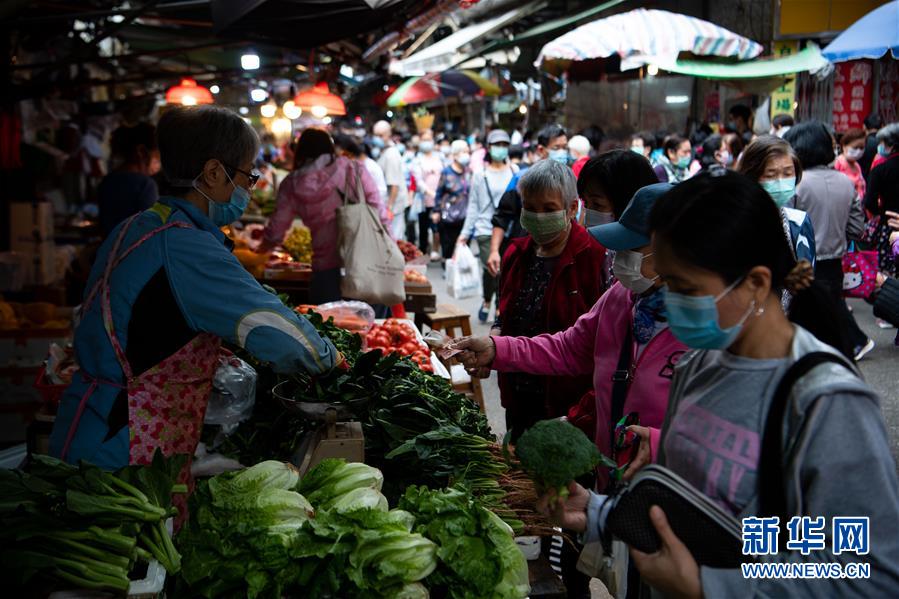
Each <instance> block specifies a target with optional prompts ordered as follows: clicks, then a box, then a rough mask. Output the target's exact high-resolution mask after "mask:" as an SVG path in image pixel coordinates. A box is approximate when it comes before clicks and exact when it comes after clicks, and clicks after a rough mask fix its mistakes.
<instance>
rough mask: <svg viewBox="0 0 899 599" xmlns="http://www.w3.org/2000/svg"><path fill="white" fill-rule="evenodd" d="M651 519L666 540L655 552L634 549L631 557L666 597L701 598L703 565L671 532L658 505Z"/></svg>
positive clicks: (651, 510) (645, 577)
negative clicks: (700, 565) (700, 572)
mask: <svg viewBox="0 0 899 599" xmlns="http://www.w3.org/2000/svg"><path fill="white" fill-rule="evenodd" d="M649 518H650V519H651V520H652V525H653V526H655V529H656V532H658V533H659V537H660V538H661V540H662V548H661V549H659V550H658V551H656V552H655V553H643V552H642V551H638V550H636V549H634V548H633V547H631V558H632V559H633V560H634V565H636V566H637V569H638V570H640V574H641V575H642V576H643V578H644V579H645V580H646V582H648V583H649V584H651V585H652V586H653V588H655V589H657V590H659V591H661V593H662V594H663V595H665V596H666V597H680V598H682V599H699V598H701V597H702V583H701V582H700V579H699V565H698V564H697V563H696V560H695V559H693V555H692V554H691V553H690V550H689V549H687V546H686V545H684V544H683V543H682V542H681V540H680V539H678V538H677V536H676V535H675V534H674V531H673V530H671V525H670V524H668V518H667V517H666V516H665V512H664V511H662V508H660V507H659V506H657V505H654V506H652V507H651V508H650V509H649Z"/></svg>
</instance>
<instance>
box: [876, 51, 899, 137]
mask: <svg viewBox="0 0 899 599" xmlns="http://www.w3.org/2000/svg"><path fill="white" fill-rule="evenodd" d="M876 64H877V69H878V71H879V75H880V77H879V79H878V81H879V82H880V83H879V85H878V87H879V99H878V103H877V106H878V108H879V109H880V118H882V119H883V122H884V123H895V122H896V121H899V110H897V109H899V64H897V61H895V60H878V61H877V63H876Z"/></svg>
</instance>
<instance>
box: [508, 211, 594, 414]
mask: <svg viewBox="0 0 899 599" xmlns="http://www.w3.org/2000/svg"><path fill="white" fill-rule="evenodd" d="M534 245H535V244H534V241H533V239H531V237H530V235H528V236H525V237H519V238H517V239H513V240H512V241H511V242H510V244H509V248H508V249H507V250H506V253H505V254H504V255H503V260H502V271H501V273H500V297H499V311H500V314H502V315H503V321H507V317H508V315H510V314H511V312H512V307H513V306H514V304H515V298H516V297H517V296H518V293H519V290H520V289H521V286H522V282H523V279H524V276H525V274H526V271H527V262H528V261H527V260H526V259H525V258H526V257H527V256H529V255H530V254H531V252H533V251H534ZM605 255H606V249H605V248H604V247H603V246H602V245H601V244H600V243H599V242H598V241H596V240H595V239H594V238H593V236H592V235H590V234H589V233H588V232H587V230H586V229H585V228H584V227H582V226H580V225H579V224H577V223H572V227H571V234H570V236H569V237H568V243H567V244H566V245H565V249H564V250H562V253H561V254H560V255H559V260H558V261H557V262H556V265H555V269H554V270H553V274H552V278H551V279H550V281H549V285H548V286H547V288H546V295H545V296H544V298H543V305H544V307H545V310H544V312H545V318H544V321H543V323H542V332H543V333H557V332H559V331H564V330H565V329H567V328H569V327H570V326H572V325H573V324H574V323H575V321H577V319H578V318H579V317H580V316H581V315H582V314H584V313H586V312H589V311H590V308H592V307H593V305H594V304H595V303H596V301H597V300H598V299H599V298H600V296H601V295H602V293H603V291H604V287H603V277H602V269H603V262H604V260H605ZM544 378H545V379H546V389H547V392H546V398H545V400H544V406H543V412H544V413H543V414H542V416H543V417H545V418H555V417H558V416H565V415H566V414H567V413H568V408H569V407H570V406H572V405H574V404H576V403H577V402H578V400H579V399H580V398H581V396H582V395H583V394H584V393H585V392H586V391H588V390H590V389H592V388H593V380H592V377H591V376H589V375H586V376H574V377H571V376H564V377H563V376H547V377H544ZM508 387H509V385H508V380H507V379H506V375H504V374H502V373H500V374H499V388H500V399H501V401H502V405H503V407H509V406H510V405H512V403H513V402H514V397H512V393H510V392H509V389H508Z"/></svg>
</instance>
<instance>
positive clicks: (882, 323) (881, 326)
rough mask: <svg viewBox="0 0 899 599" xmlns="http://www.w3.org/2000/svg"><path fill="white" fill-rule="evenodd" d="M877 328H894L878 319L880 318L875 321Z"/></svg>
mask: <svg viewBox="0 0 899 599" xmlns="http://www.w3.org/2000/svg"><path fill="white" fill-rule="evenodd" d="M877 326H878V327H880V328H881V329H892V328H895V327H894V326H893V325H891V324H890V323H888V322H887V321H885V320H882V319H880V318H878V319H877Z"/></svg>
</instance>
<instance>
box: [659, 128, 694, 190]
mask: <svg viewBox="0 0 899 599" xmlns="http://www.w3.org/2000/svg"><path fill="white" fill-rule="evenodd" d="M692 164H693V147H692V146H691V145H690V140H689V139H686V138H684V137H681V136H680V135H669V136H668V137H666V138H665V141H664V142H663V143H662V155H661V156H660V157H659V161H658V164H657V165H656V167H655V173H656V177H658V179H659V181H660V182H662V183H680V182H681V181H686V180H687V179H689V178H690V177H691V176H692V174H693V173H692V172H691V168H690V167H691V165H692Z"/></svg>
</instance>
